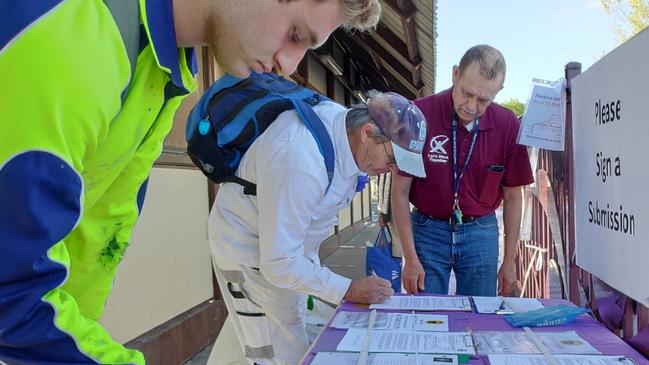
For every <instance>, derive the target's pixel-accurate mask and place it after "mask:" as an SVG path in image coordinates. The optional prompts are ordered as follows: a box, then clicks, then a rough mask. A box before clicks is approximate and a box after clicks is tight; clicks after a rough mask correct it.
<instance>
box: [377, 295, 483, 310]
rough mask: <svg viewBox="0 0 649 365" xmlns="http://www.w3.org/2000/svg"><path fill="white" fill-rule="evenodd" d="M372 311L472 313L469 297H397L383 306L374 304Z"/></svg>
mask: <svg viewBox="0 0 649 365" xmlns="http://www.w3.org/2000/svg"><path fill="white" fill-rule="evenodd" d="M370 309H393V310H416V311H469V312H470V311H472V310H473V309H472V307H471V301H469V297H433V296H420V295H417V296H413V295H407V296H406V295H395V296H392V297H390V299H388V300H387V301H386V302H385V303H383V304H372V305H370Z"/></svg>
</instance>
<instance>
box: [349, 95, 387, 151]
mask: <svg viewBox="0 0 649 365" xmlns="http://www.w3.org/2000/svg"><path fill="white" fill-rule="evenodd" d="M367 123H371V124H372V129H371V131H370V138H372V140H374V142H377V143H383V142H387V141H389V140H390V138H388V137H386V135H385V134H383V132H381V130H380V129H379V127H378V126H377V125H376V124H374V122H372V118H370V112H369V109H368V107H367V105H365V104H359V105H353V106H352V107H351V109H349V111H347V115H346V116H345V126H346V127H347V132H348V133H351V132H355V131H357V130H359V129H360V128H361V127H363V126H364V125H365V124H367Z"/></svg>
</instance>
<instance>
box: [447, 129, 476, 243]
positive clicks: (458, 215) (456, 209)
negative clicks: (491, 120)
mask: <svg viewBox="0 0 649 365" xmlns="http://www.w3.org/2000/svg"><path fill="white" fill-rule="evenodd" d="M451 127H452V129H451V130H452V139H453V215H452V216H451V228H452V229H453V232H456V231H457V227H458V226H459V225H461V224H462V210H461V209H460V201H459V200H458V191H459V190H460V180H462V177H463V176H464V172H465V171H466V167H467V166H468V165H469V160H470V159H471V155H472V154H473V148H474V147H475V141H476V139H477V138H478V132H480V118H477V119H476V120H475V126H474V127H473V130H472V131H471V146H470V147H469V153H468V155H467V156H466V160H465V161H464V165H463V166H462V171H461V172H460V175H459V176H458V174H457V170H458V166H457V165H458V162H457V118H455V117H453V121H452V122H451Z"/></svg>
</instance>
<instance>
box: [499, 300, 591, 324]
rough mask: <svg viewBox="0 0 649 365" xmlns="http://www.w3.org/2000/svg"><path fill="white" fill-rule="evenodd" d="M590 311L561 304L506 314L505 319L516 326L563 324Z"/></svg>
mask: <svg viewBox="0 0 649 365" xmlns="http://www.w3.org/2000/svg"><path fill="white" fill-rule="evenodd" d="M588 311H589V310H588V309H587V308H579V307H574V306H571V305H563V304H561V305H553V306H550V307H544V308H540V309H536V310H533V311H529V312H520V313H514V314H508V315H506V316H505V320H506V321H507V322H509V324H511V325H512V326H514V327H550V326H563V325H564V324H566V323H570V322H572V321H574V320H575V318H577V317H578V316H580V315H582V314H584V313H587V312H588Z"/></svg>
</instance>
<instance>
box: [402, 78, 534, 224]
mask: <svg viewBox="0 0 649 365" xmlns="http://www.w3.org/2000/svg"><path fill="white" fill-rule="evenodd" d="M415 104H416V105H417V106H418V107H419V108H420V109H421V110H422V112H423V113H424V116H425V117H426V123H427V128H428V132H427V136H426V145H425V146H424V150H423V151H422V153H423V157H424V167H425V170H426V176H427V178H424V179H420V178H416V177H415V178H414V179H413V181H412V185H411V188H410V202H411V203H412V204H413V205H414V206H415V207H416V208H417V209H418V210H419V211H421V212H422V213H424V214H426V215H428V216H431V217H435V218H440V219H446V218H448V217H450V216H451V214H452V211H453V141H452V134H451V121H452V118H453V116H454V114H455V111H454V109H453V99H452V94H451V89H449V90H446V91H443V92H440V93H438V94H435V95H431V96H428V97H425V98H421V99H418V100H416V101H415ZM518 129H519V122H518V120H517V119H516V117H515V116H514V114H513V113H512V112H511V111H509V110H507V109H505V108H503V107H501V106H500V105H498V104H495V103H491V105H489V107H487V110H486V111H485V113H484V114H483V115H482V116H481V117H480V132H479V133H478V137H477V139H476V144H475V148H474V150H473V153H472V155H471V158H470V160H469V164H468V166H467V170H466V172H465V173H464V176H463V177H462V179H461V180H460V185H459V193H458V200H459V203H460V209H461V210H462V213H463V215H464V216H473V217H480V216H484V215H487V214H491V213H493V212H494V211H495V210H496V209H497V208H498V206H499V205H500V203H501V202H502V199H503V190H502V187H515V186H522V185H527V184H530V183H532V182H533V181H534V179H533V176H532V169H531V167H530V163H529V157H528V154H527V150H526V148H525V146H522V145H519V144H517V143H516V136H517V135H518ZM470 145H471V132H470V131H468V130H467V129H466V128H465V127H464V126H461V125H459V126H458V133H457V153H458V169H461V168H462V166H464V163H465V162H466V159H467V155H468V152H469V148H470ZM500 167H502V168H504V170H503V171H493V170H498V169H500ZM401 174H403V173H401ZM403 175H406V176H409V175H407V174H403Z"/></svg>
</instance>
